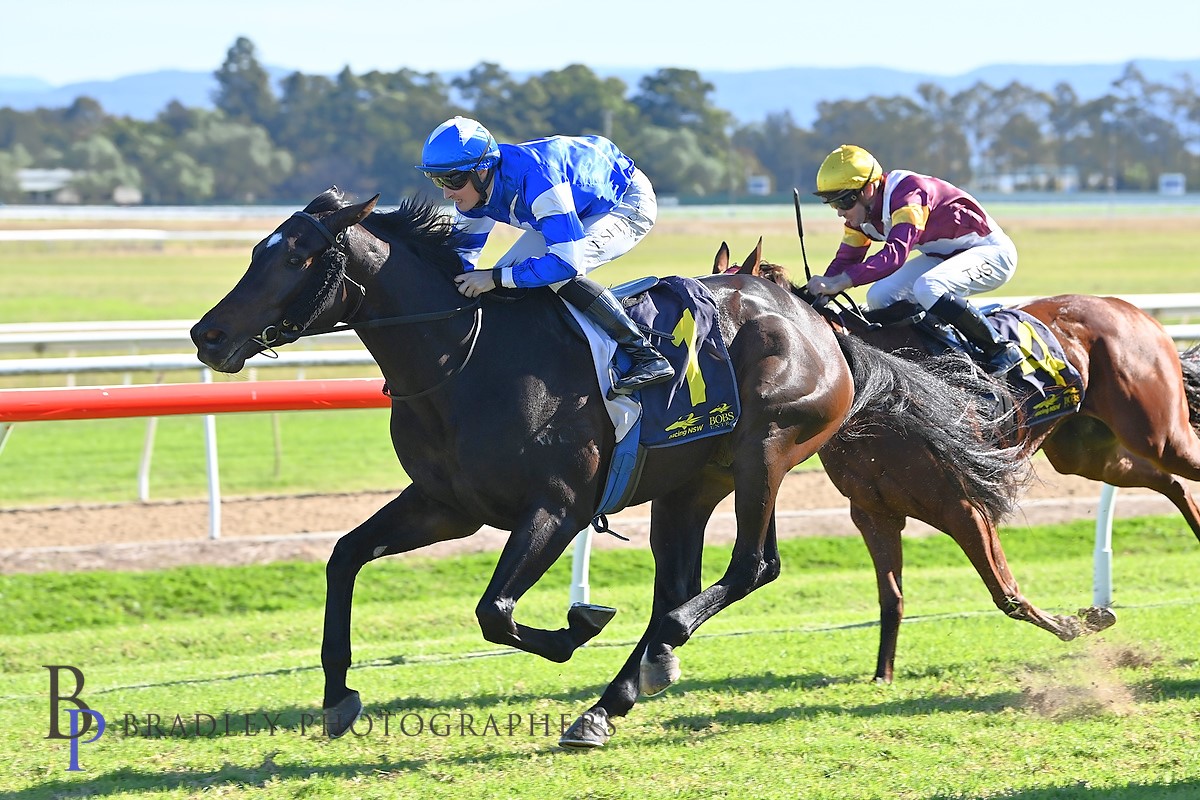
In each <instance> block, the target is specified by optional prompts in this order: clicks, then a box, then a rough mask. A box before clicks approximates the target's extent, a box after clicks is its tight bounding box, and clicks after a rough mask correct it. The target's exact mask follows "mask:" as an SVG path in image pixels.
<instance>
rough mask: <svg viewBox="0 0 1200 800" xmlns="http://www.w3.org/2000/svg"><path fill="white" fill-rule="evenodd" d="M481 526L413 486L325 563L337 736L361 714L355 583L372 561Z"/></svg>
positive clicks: (329, 697)
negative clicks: (355, 682)
mask: <svg viewBox="0 0 1200 800" xmlns="http://www.w3.org/2000/svg"><path fill="white" fill-rule="evenodd" d="M478 529H479V524H478V523H477V522H472V521H470V520H467V519H465V518H464V517H463V516H462V515H460V514H458V513H457V512H455V511H454V510H453V509H451V508H449V507H448V506H445V505H443V504H441V503H438V502H437V501H435V500H433V499H431V498H429V497H427V496H426V495H425V494H424V493H423V492H421V490H420V489H418V488H416V487H415V486H410V487H409V488H408V489H406V490H405V491H404V492H403V493H401V495H400V496H399V497H397V498H396V499H395V500H393V501H391V502H390V503H388V504H387V505H386V506H384V507H383V508H381V509H380V510H379V511H376V512H375V513H374V514H373V515H372V516H371V517H370V519H368V520H367V521H366V522H364V523H362V524H361V525H359V526H358V527H357V528H355V529H354V530H352V531H350V532H349V533H347V534H346V535H345V536H343V537H342V538H341V539H339V540H338V542H337V544H336V545H335V546H334V548H333V553H332V554H331V555H330V556H329V562H328V563H327V564H326V566H325V582H326V590H325V623H324V633H323V635H322V638H321V668H322V670H324V673H325V697H324V701H323V704H322V706H323V708H324V709H325V726H326V731H327V733H328V734H329V735H330V736H332V737H338V736H341V735H342V734H343V733H345V732H346V731H347V730H348V729H349V728H350V726H351V725H353V724H354V721H355V720H356V719H357V718H358V715H359V714H360V713H362V702H361V701H360V700H359V697H358V692H355V691H353V690H352V689H350V688H349V687H347V686H346V672H347V671H348V670H349V669H350V659H351V656H350V616H351V613H350V612H351V606H352V603H353V598H354V581H355V578H357V576H358V572H359V570H360V569H362V567H363V565H364V564H366V563H367V562H368V561H372V560H374V559H376V558H380V557H382V556H385V555H393V554H395V553H404V552H407V551H409V550H415V549H417V548H418V547H424V546H425V545H428V544H433V543H434V542H441V541H446V540H449V539H461V538H462V537H464V536H470V535H471V534H472V533H474V532H475V531H476V530H478Z"/></svg>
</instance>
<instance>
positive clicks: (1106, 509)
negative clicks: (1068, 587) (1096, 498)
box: [1092, 483, 1117, 608]
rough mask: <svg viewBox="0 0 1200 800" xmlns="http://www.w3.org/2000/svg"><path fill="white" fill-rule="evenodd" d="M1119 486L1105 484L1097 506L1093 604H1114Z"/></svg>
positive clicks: (1101, 489) (1093, 562)
mask: <svg viewBox="0 0 1200 800" xmlns="http://www.w3.org/2000/svg"><path fill="white" fill-rule="evenodd" d="M1116 500H1117V487H1115V486H1110V485H1109V484H1107V483H1106V484H1103V485H1102V486H1101V487H1100V503H1099V505H1097V506H1096V549H1095V552H1094V554H1093V556H1092V605H1094V606H1098V607H1100V608H1109V607H1111V606H1112V555H1113V552H1112V523H1113V507H1114V506H1115V505H1116Z"/></svg>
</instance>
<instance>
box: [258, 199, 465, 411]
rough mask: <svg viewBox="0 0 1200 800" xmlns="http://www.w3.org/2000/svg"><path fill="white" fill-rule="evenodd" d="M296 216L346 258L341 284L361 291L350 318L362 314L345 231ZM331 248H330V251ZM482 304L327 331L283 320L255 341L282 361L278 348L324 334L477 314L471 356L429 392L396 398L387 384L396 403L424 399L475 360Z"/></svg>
mask: <svg viewBox="0 0 1200 800" xmlns="http://www.w3.org/2000/svg"><path fill="white" fill-rule="evenodd" d="M292 216H293V217H298V218H300V219H303V220H304V221H306V222H308V223H309V224H311V225H312V226H313V227H314V228H316V229H317V231H318V232H319V233H320V234H321V236H322V237H324V239H325V241H326V242H328V244H329V248H332V249H334V250H336V251H337V252H338V254H340V255H341V256H342V258H341V266H340V268H339V274H338V277H339V285H340V286H342V287H343V290H344V287H345V282H346V281H349V282H350V283H352V284H353V285H354V286H355V287H356V288H357V289H358V291H359V296H358V302H357V303H355V305H354V308H353V309H352V310H351V311H350V313H349V314H347V315H346V316H347V317H351V318H353V317H354V316H355V315H356V314H357V313H358V311H359V309H361V308H362V304H363V300H364V299H365V298H366V295H367V290H366V287H365V286H363V285H362V284H361V283H358V282H357V281H355V280H354V279H353V278H351V277H350V276H348V275H347V274H346V259H345V251H344V250H342V244H343V241H344V239H345V231H342V232H340V233H338V234H337V235H336V236H335V235H334V234H333V232H332V231H330V230H329V228H327V227H326V226H325V223H323V222H321V220H319V219H317V218H316V217H314V216H313V215H312V214H309V213H308V212H306V211H297V212H295V213H294V214H292ZM329 248H327V250H328V249H329ZM482 302H483V298H482V297H477V298H475V300H474V301H472V302H470V303H468V304H466V305H464V306H456V307H454V308H451V309H447V310H446V311H431V312H426V313H422V314H405V315H400V316H395V317H383V318H381V319H369V320H364V321H362V322H339V323H336V324H334V325H330V326H327V327H324V328H303V327H301V326H300V325H297V324H296V323H293V322H289V321H288V320H286V319H283V320H280V322H279V323H278V324H277V325H268V326H267V327H265V328H263V330H262V333H260V334H259V335H258V337H257V338H256V339H255V341H257V342H258V343H259V344H261V345H262V346H263V350H262V353H263V355H264V356H266V357H267V358H278V357H279V354H278V353H276V352H275V350H274V347H275V346H277V345H284V344H290V343H292V342H294V341H296V340H298V339H300V338H302V337H305V336H320V335H322V334H326V333H336V332H338V331H353V330H364V329H369V328H383V327H388V326H391V325H412V324H419V323H422V322H436V321H437V320H443V319H451V318H453V317H457V316H459V315H460V314H465V313H467V312H474V320H472V322H471V332H470V334H469V339H470V343H469V344H468V346H467V354H466V356H465V357H464V358H463V360H462V362H461V363H460V364H459V365H458V366H457V367H455V368H454V369H453V370H451V371H450V373H449V374H448V375H446V377H444V378H443V379H442V380H440V381H438V382H437V383H436V384H434V385H433V386H431V387H429V388H428V389H423V390H422V391H420V392H417V393H416V394H409V395H394V394H392V393H391V392H390V391H389V390H388V387H387V385H386V384H385V385H384V394H386V395H388V396H389V397H391V398H392V399H393V400H403V401H407V400H415V399H417V398H418V397H424V396H425V395H427V394H431V393H432V392H434V391H436V390H438V389H440V388H442V386H444V385H445V384H446V383H448V382H449V381H450V379H452V378H454V377H455V376H456V375H458V374H459V373H460V372H462V371H463V370H464V369H466V366H467V364H468V363H469V362H470V361H471V356H473V355H474V354H475V345H476V344H477V343H478V342H479V333H480V331H481V330H482V329H483V309H482V307H481V306H482Z"/></svg>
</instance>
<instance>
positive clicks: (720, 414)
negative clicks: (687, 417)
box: [708, 403, 737, 428]
mask: <svg viewBox="0 0 1200 800" xmlns="http://www.w3.org/2000/svg"><path fill="white" fill-rule="evenodd" d="M735 422H737V412H735V411H734V410H733V407H732V406H730V405H729V403H721V404H720V405H717V406H715V407H713V408H710V409H709V410H708V427H710V428H728V427H729V426H730V425H732V424H733V423H735Z"/></svg>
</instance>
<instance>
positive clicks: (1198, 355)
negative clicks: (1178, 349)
mask: <svg viewBox="0 0 1200 800" xmlns="http://www.w3.org/2000/svg"><path fill="white" fill-rule="evenodd" d="M1179 364H1180V366H1182V367H1183V390H1184V393H1185V394H1186V395H1187V404H1188V421H1189V422H1191V423H1192V430H1194V431H1196V433H1197V434H1200V344H1197V345H1192V346H1191V347H1189V348H1188V349H1187V350H1184V351H1183V352H1182V353H1180V354H1179Z"/></svg>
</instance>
